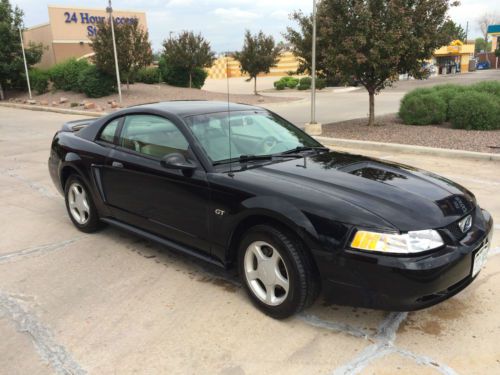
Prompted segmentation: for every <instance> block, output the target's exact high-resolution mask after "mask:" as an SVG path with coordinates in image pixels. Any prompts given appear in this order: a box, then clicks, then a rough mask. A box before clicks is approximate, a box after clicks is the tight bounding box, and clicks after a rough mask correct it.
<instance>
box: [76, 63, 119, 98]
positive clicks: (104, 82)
mask: <svg viewBox="0 0 500 375" xmlns="http://www.w3.org/2000/svg"><path fill="white" fill-rule="evenodd" d="M78 86H79V87H80V89H81V91H82V92H83V93H84V94H85V95H87V96H88V97H89V98H100V97H103V96H107V95H110V94H112V93H113V92H116V79H115V77H113V76H110V75H108V74H106V73H103V72H101V71H99V70H98V69H97V68H96V66H95V65H89V66H87V68H86V69H84V70H82V71H81V72H80V74H79V76H78Z"/></svg>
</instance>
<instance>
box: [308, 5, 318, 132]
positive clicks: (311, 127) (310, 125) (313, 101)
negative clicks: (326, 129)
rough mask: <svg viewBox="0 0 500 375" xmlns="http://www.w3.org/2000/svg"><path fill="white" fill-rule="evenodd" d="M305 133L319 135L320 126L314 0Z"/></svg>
mask: <svg viewBox="0 0 500 375" xmlns="http://www.w3.org/2000/svg"><path fill="white" fill-rule="evenodd" d="M306 132H308V133H309V134H311V135H321V133H322V128H321V124H320V123H317V122H316V0H313V11H312V56H311V121H310V122H309V123H307V124H306Z"/></svg>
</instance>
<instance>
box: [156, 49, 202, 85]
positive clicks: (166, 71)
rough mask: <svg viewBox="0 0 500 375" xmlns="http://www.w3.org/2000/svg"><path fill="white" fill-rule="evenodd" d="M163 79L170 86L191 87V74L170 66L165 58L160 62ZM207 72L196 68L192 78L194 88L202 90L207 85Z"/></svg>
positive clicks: (183, 69) (180, 68)
mask: <svg viewBox="0 0 500 375" xmlns="http://www.w3.org/2000/svg"><path fill="white" fill-rule="evenodd" d="M159 69H160V74H161V79H162V80H163V81H164V82H166V83H167V84H169V85H172V86H178V87H189V73H188V71H187V70H186V69H185V68H183V67H180V66H172V65H170V64H169V63H168V62H167V61H166V60H165V59H164V58H163V57H162V58H161V59H160V62H159ZM207 75H208V74H207V72H206V71H205V70H204V69H203V68H196V69H195V71H194V74H193V77H192V87H193V88H197V89H201V88H202V87H203V85H204V84H205V79H206V78H207Z"/></svg>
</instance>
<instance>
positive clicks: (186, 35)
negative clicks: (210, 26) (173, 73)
mask: <svg viewBox="0 0 500 375" xmlns="http://www.w3.org/2000/svg"><path fill="white" fill-rule="evenodd" d="M163 58H164V59H165V62H166V63H167V64H168V66H171V67H174V68H177V69H179V68H181V69H184V70H185V71H186V72H187V74H188V75H189V87H193V75H194V74H196V71H197V70H198V69H200V68H208V67H210V66H211V65H212V63H213V61H214V52H213V51H212V49H211V48H210V43H209V42H208V41H207V40H206V39H205V38H203V36H202V35H201V34H198V35H195V34H194V33H193V32H192V31H183V32H182V33H180V34H179V35H177V36H176V37H174V38H169V39H166V40H165V41H164V42H163Z"/></svg>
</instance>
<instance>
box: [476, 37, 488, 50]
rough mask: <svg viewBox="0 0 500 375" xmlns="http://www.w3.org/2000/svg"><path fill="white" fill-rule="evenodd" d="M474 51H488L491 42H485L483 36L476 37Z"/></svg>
mask: <svg viewBox="0 0 500 375" xmlns="http://www.w3.org/2000/svg"><path fill="white" fill-rule="evenodd" d="M474 49H475V51H476V53H479V52H490V51H491V42H486V41H485V40H484V38H476V41H475V47H474Z"/></svg>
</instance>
